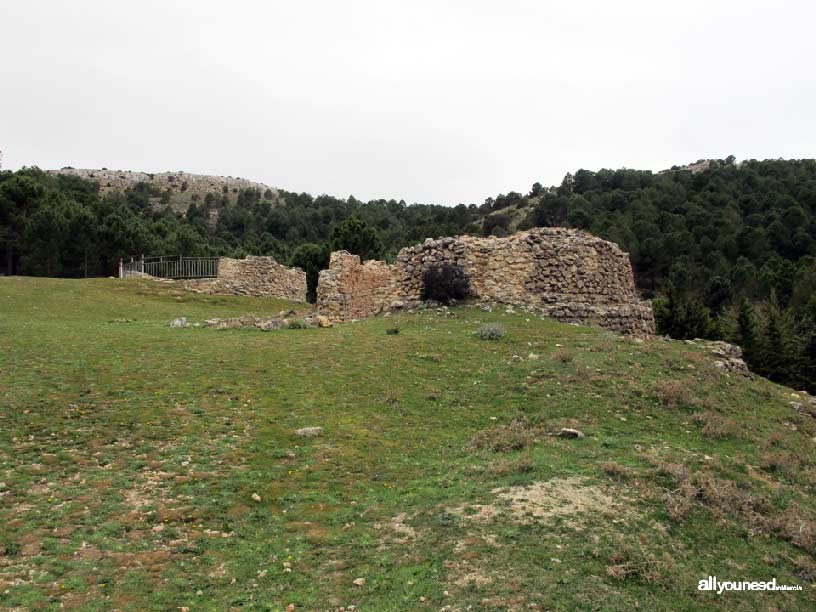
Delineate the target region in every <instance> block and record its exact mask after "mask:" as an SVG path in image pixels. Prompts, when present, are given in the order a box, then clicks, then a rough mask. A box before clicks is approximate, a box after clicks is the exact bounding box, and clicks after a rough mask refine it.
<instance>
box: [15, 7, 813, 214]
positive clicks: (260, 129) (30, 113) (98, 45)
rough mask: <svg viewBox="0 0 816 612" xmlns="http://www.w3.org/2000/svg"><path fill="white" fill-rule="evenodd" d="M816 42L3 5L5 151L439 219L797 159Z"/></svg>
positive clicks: (661, 10) (786, 24) (516, 12)
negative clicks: (725, 165)
mask: <svg viewBox="0 0 816 612" xmlns="http://www.w3.org/2000/svg"><path fill="white" fill-rule="evenodd" d="M814 27H816V2H813V1H783V0H780V1H777V2H769V1H767V0H765V1H763V2H754V1H753V0H741V1H734V2H731V1H719V2H718V1H716V0H709V1H698V0H683V1H682V2H665V1H658V0H651V1H648V2H647V1H643V2H638V1H624V0H619V1H616V2H609V1H600V0H599V1H596V2H585V1H584V2H580V1H569V2H568V1H566V0H565V1H563V2H548V1H543V0H542V1H538V2H534V1H530V2H519V1H512V0H494V1H492V2H485V1H481V0H479V1H474V0H471V1H444V0H435V1H425V0H412V1H406V2H398V1H388V0H379V1H376V2H375V1H353V0H343V1H340V0H334V1H321V2H318V1H305V0H299V1H288V2H283V1H266V2H261V1H258V2H246V1H241V0H231V1H226V2H225V1H221V2H213V1H210V0H196V1H189V2H182V1H168V0H163V1H161V2H153V1H139V2H124V1H116V0H107V1H91V0H73V1H71V2H67V1H64V2H63V1H59V2H57V1H44V0H39V1H36V2H35V1H32V0H0V149H2V150H3V151H4V157H5V159H4V167H5V168H11V169H16V168H18V167H20V166H23V165H38V166H40V167H41V168H59V167H61V166H66V165H70V166H75V167H78V168H84V167H91V168H99V167H102V166H105V167H108V168H111V169H123V170H145V171H154V172H158V171H165V170H185V171H188V172H197V173H203V174H223V175H232V176H242V177H245V178H249V179H253V180H259V181H263V182H266V183H269V184H271V185H274V186H278V187H282V188H284V189H288V190H292V191H308V192H310V193H312V194H315V195H317V194H320V193H329V194H332V195H336V196H340V197H344V196H347V195H349V194H354V195H355V196H356V197H358V198H360V199H369V198H374V197H385V198H391V197H393V198H396V199H401V198H402V199H405V200H406V201H408V202H413V201H419V202H437V203H445V204H456V203H459V202H465V203H470V202H476V203H481V202H482V201H483V200H484V198H485V197H488V196H495V195H497V194H498V193H500V192H507V191H510V190H516V191H522V192H526V191H527V190H529V188H530V185H532V183H533V182H535V181H540V182H542V183H543V184H545V185H549V184H557V183H559V182H560V181H561V178H562V177H563V176H564V174H565V173H566V172H568V171H575V170H576V169H578V168H588V169H593V170H594V169H598V168H602V167H607V168H620V167H630V168H646V169H653V170H659V169H662V168H667V167H670V166H671V165H673V164H682V163H687V162H691V161H695V160H697V159H698V158H704V157H718V158H722V157H725V156H727V155H729V154H734V155H736V156H737V158H738V159H743V158H759V159H763V158H769V157H770V158H776V157H784V158H801V157H813V156H814V147H816V118H815V117H816V70H814V60H816V34H814Z"/></svg>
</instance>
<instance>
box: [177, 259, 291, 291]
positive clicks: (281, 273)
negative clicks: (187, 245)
mask: <svg viewBox="0 0 816 612" xmlns="http://www.w3.org/2000/svg"><path fill="white" fill-rule="evenodd" d="M178 282H179V283H180V284H181V285H182V286H183V287H184V288H185V289H188V290H190V291H194V292H196V293H207V294H211V295H253V296H258V297H269V298H280V299H285V300H295V301H298V302H305V301H306V273H305V272H304V271H303V270H301V269H300V268H287V267H286V266H282V265H281V264H279V263H278V262H277V261H275V258H274V257H255V256H249V257H246V258H245V259H230V258H229V257H222V258H220V259H219V260H218V278H202V279H196V280H186V281H178Z"/></svg>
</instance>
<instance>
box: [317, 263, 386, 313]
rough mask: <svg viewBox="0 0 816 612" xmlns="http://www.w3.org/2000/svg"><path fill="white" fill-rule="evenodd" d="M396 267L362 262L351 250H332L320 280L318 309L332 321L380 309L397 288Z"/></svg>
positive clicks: (318, 283) (379, 310)
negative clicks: (326, 267) (327, 265)
mask: <svg viewBox="0 0 816 612" xmlns="http://www.w3.org/2000/svg"><path fill="white" fill-rule="evenodd" d="M395 279H396V267H395V266H391V265H388V264H387V263H385V262H382V261H375V260H370V261H367V262H365V263H361V262H360V257H359V256H357V255H352V254H351V253H349V252H348V251H335V252H334V253H332V254H331V260H330V262H329V268H328V269H327V270H322V271H321V272H320V276H319V278H318V282H317V305H318V311H319V312H320V313H321V314H322V315H325V316H327V317H328V318H329V319H330V320H332V321H348V320H349V319H362V318H364V317H367V316H370V315H373V314H376V313H378V312H381V311H382V310H383V309H385V308H387V307H388V306H389V305H390V303H391V296H392V295H393V294H394V291H395V290H396V285H395V283H394V281H395Z"/></svg>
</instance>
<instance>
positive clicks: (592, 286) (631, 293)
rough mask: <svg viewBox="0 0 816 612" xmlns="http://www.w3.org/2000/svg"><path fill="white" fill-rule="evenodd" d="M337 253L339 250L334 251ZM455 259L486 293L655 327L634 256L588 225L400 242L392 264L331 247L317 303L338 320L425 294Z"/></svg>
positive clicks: (629, 327)
mask: <svg viewBox="0 0 816 612" xmlns="http://www.w3.org/2000/svg"><path fill="white" fill-rule="evenodd" d="M335 255H337V257H335ZM443 262H449V263H452V264H455V265H458V266H460V267H461V268H462V269H463V270H464V272H465V274H466V275H467V276H468V278H469V279H470V285H471V293H472V294H473V295H474V296H475V297H477V298H480V299H482V300H487V301H492V302H498V303H504V304H514V305H519V306H524V307H528V308H533V309H535V310H537V311H539V312H541V313H542V314H544V315H546V316H549V317H552V318H554V319H557V320H559V321H564V322H574V323H582V324H589V325H599V326H602V327H606V328H609V329H614V330H617V331H621V332H625V333H635V334H652V333H654V317H653V314H652V308H651V304H650V303H649V302H647V301H643V300H641V299H640V298H639V296H638V294H637V291H636V289H635V283H634V277H633V274H632V266H631V264H630V262H629V257H628V256H627V255H626V253H624V252H622V251H621V250H620V249H619V248H618V246H617V245H615V244H613V243H611V242H607V241H605V240H601V239H600V238H596V237H595V236H592V235H590V234H587V233H586V232H582V231H579V230H571V229H565V228H536V229H532V230H530V231H527V232H519V233H517V234H514V235H512V236H509V237H507V238H495V237H489V238H481V237H475V236H459V237H456V238H440V239H438V240H432V239H428V240H426V241H425V242H424V243H422V244H419V245H416V246H412V247H408V248H405V249H402V250H401V251H400V252H399V254H398V255H397V258H396V263H395V264H394V265H392V266H389V265H387V264H384V263H382V262H365V263H364V264H361V263H360V261H359V258H356V256H353V255H349V254H348V253H345V252H340V253H335V254H332V260H331V264H330V266H329V269H328V270H324V271H323V272H321V274H320V280H319V284H318V298H317V307H318V310H319V311H320V312H322V313H323V314H325V315H326V316H328V317H329V318H330V319H332V320H337V321H344V320H348V319H355V318H362V317H365V316H369V315H372V314H376V313H377V312H381V311H383V310H387V309H389V308H390V307H391V305H392V303H393V302H402V303H403V304H404V305H406V306H411V305H414V304H416V303H418V302H419V301H420V300H421V296H422V275H423V273H424V272H425V270H427V269H428V268H429V267H430V266H433V265H436V264H439V263H443Z"/></svg>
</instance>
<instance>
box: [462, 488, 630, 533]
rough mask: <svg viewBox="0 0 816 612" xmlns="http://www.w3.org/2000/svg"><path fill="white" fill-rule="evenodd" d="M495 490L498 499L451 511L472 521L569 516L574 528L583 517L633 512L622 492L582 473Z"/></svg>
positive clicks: (528, 520)
mask: <svg viewBox="0 0 816 612" xmlns="http://www.w3.org/2000/svg"><path fill="white" fill-rule="evenodd" d="M493 493H494V494H495V495H496V501H495V503H492V504H465V505H462V506H458V507H456V508H453V509H452V510H450V512H451V514H453V515H455V516H459V517H461V518H462V519H463V520H465V521H467V522H471V523H486V522H489V521H492V520H494V519H496V518H497V517H499V516H505V515H506V516H509V518H510V519H512V520H513V521H516V522H520V523H532V522H536V521H551V520H556V519H566V521H567V524H568V525H569V526H571V527H574V528H577V527H578V526H579V524H580V519H581V518H582V517H589V516H603V517H606V518H610V519H613V520H620V519H625V518H627V517H629V516H631V515H632V514H633V510H632V508H631V506H628V505H627V504H626V500H625V499H624V498H622V497H621V496H620V495H615V496H613V495H611V494H610V493H609V492H607V491H606V490H605V489H604V488H603V487H601V486H598V485H588V484H587V482H586V479H585V478H583V477H579V476H572V477H569V478H554V479H553V480H549V481H546V482H535V483H533V484H531V485H528V486H516V487H509V488H497V489H493Z"/></svg>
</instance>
